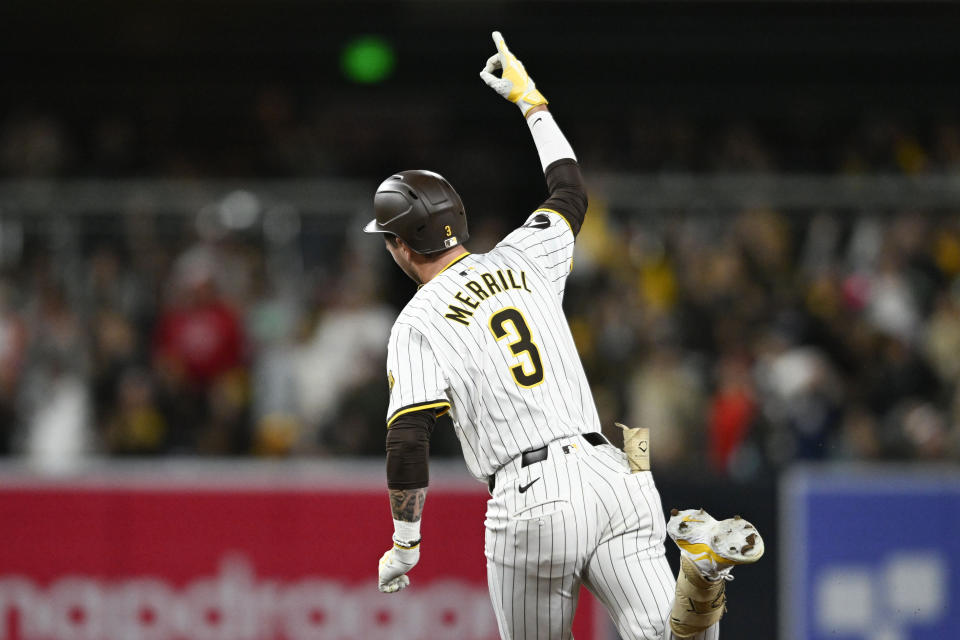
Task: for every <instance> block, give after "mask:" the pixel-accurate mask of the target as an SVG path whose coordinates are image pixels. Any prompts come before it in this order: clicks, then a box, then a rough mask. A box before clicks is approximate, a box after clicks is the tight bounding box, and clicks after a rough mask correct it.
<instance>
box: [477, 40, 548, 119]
mask: <svg viewBox="0 0 960 640" xmlns="http://www.w3.org/2000/svg"><path fill="white" fill-rule="evenodd" d="M492 35H493V41H494V43H495V44H496V45H497V52H496V53H495V54H493V55H492V56H490V58H489V59H488V60H487V66H485V67H484V68H483V71H481V72H480V77H481V78H483V81H484V82H486V83H487V86H489V87H490V88H491V89H493V90H494V91H496V92H497V93H499V94H500V95H501V96H503V97H504V98H506V99H507V100H509V101H510V102H512V103H514V104H515V105H517V106H518V107H520V111H522V112H523V115H527V112H528V111H529V110H530V109H532V108H533V107H535V106H537V105H539V104H547V99H546V98H544V97H543V94H542V93H540V92H539V91H537V86H536V85H535V84H534V83H533V78H531V77H530V76H529V75H528V74H527V70H526V69H524V67H523V63H522V62H520V60H518V59H517V56H515V55H513V53H512V52H511V51H510V49H508V48H507V43H506V42H505V41H504V39H503V36H502V35H500V32H499V31H494V32H493V34H492ZM498 69H502V70H503V73H502V74H501V77H499V78H498V77H497V76H495V75H493V72H494V71H496V70H498Z"/></svg>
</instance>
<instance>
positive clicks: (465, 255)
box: [434, 251, 470, 278]
mask: <svg viewBox="0 0 960 640" xmlns="http://www.w3.org/2000/svg"><path fill="white" fill-rule="evenodd" d="M468 255H470V252H469V251H467V252H466V253H461V254H460V255H458V256H457V257H456V258H454V259H453V260H451V261H450V262H449V263H447V266H445V267H444V268H443V269H440V271H438V272H437V276H438V275H440V274H441V273H443V272H444V271H446V270H447V269H449V268H450V267H452V266H453V265H455V264H457V263H458V262H460V261H461V260H463V259H464V258H466V257H467V256H468ZM437 276H434V278H436V277H437Z"/></svg>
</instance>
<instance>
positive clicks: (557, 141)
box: [527, 111, 577, 171]
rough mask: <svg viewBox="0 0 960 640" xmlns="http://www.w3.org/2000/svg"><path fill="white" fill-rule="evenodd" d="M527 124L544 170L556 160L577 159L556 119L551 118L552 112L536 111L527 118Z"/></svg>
mask: <svg viewBox="0 0 960 640" xmlns="http://www.w3.org/2000/svg"><path fill="white" fill-rule="evenodd" d="M527 126H528V127H530V134H531V135H532V136H533V142H534V144H536V145H537V153H538V154H540V164H541V165H542V166H543V170H544V171H546V170H547V167H548V166H550V164H551V163H553V162H556V161H557V160H563V159H565V158H570V159H572V160H576V159H577V156H576V155H574V153H573V147H571V146H570V143H569V142H567V139H566V138H565V137H564V135H563V132H562V131H560V127H559V126H557V122H556V120H554V119H553V114H552V113H550V112H549V111H538V112H537V113H535V114H533V115H532V116H530V117H529V118H527Z"/></svg>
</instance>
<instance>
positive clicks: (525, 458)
mask: <svg viewBox="0 0 960 640" xmlns="http://www.w3.org/2000/svg"><path fill="white" fill-rule="evenodd" d="M580 435H582V436H583V439H584V440H586V441H587V442H588V443H590V444H591V445H593V446H595V447H599V446H600V445H601V444H610V443H609V442H607V439H606V438H605V437H604V436H603V434H602V433H597V432H596V431H594V432H593V433H582V434H580ZM547 446H548V445H543V446H542V447H540V448H539V449H530V450H529V451H524V452H523V453H521V454H520V468H521V469H522V468H523V467H529V466H530V465H532V464H535V463H537V462H543V461H544V460H546V459H547V454H548V453H549V450H548V449H547ZM494 475H496V474H494ZM494 486H495V483H494V476H490V477H489V478H488V479H487V488H488V489H490V493H491V494H492V493H493V488H494Z"/></svg>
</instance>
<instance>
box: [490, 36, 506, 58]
mask: <svg viewBox="0 0 960 640" xmlns="http://www.w3.org/2000/svg"><path fill="white" fill-rule="evenodd" d="M491 35H492V36H493V42H494V44H496V45H497V51H499V52H500V53H503V54H508V53H510V49H508V48H507V43H506V41H504V39H503V36H502V35H500V32H499V31H494V32H493V33H492V34H491Z"/></svg>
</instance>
